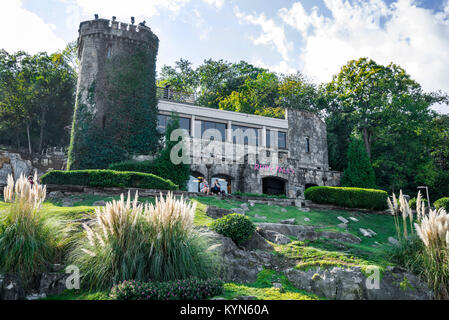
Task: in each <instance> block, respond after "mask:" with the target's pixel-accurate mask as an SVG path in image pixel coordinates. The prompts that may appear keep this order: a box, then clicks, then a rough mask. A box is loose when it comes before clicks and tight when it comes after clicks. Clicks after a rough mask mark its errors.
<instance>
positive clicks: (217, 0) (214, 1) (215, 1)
mask: <svg viewBox="0 0 449 320" xmlns="http://www.w3.org/2000/svg"><path fill="white" fill-rule="evenodd" d="M203 1H204V2H206V3H207V4H209V5H211V6H215V7H217V8H221V7H223V5H224V2H225V1H224V0H203Z"/></svg>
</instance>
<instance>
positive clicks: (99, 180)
mask: <svg viewBox="0 0 449 320" xmlns="http://www.w3.org/2000/svg"><path fill="white" fill-rule="evenodd" d="M41 181H42V183H44V184H60V185H78V186H88V187H103V188H108V187H109V188H112V187H118V188H142V189H161V190H177V189H178V186H177V185H176V184H174V183H173V182H171V181H170V180H167V179H162V178H161V177H158V176H155V175H153V174H148V173H139V172H119V171H113V170H76V171H57V170H55V171H50V172H48V173H46V174H45V175H43V176H42V177H41Z"/></svg>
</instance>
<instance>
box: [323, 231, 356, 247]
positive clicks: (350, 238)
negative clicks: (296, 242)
mask: <svg viewBox="0 0 449 320" xmlns="http://www.w3.org/2000/svg"><path fill="white" fill-rule="evenodd" d="M320 236H321V237H323V238H327V239H332V240H339V241H343V242H349V243H356V244H357V243H360V242H362V239H360V238H359V237H357V236H355V235H353V234H351V233H342V232H321V234H320Z"/></svg>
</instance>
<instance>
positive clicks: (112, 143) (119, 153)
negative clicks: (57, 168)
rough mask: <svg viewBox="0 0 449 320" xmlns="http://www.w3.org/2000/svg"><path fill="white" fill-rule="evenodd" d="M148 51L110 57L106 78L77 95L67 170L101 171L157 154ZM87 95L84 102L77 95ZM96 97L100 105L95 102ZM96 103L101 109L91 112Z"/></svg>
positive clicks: (152, 60)
mask: <svg viewBox="0 0 449 320" xmlns="http://www.w3.org/2000/svg"><path fill="white" fill-rule="evenodd" d="M148 50H150V49H139V50H134V51H133V53H132V54H131V55H129V54H117V55H113V56H112V57H111V58H110V59H108V60H107V62H106V65H105V71H104V73H105V76H104V79H103V78H99V79H97V81H96V82H95V81H94V82H92V83H91V84H90V85H89V87H88V88H86V89H83V90H84V91H87V92H79V93H78V94H79V97H78V99H77V105H76V106H75V115H74V120H73V125H72V137H71V143H70V148H69V161H68V169H69V170H70V169H72V170H73V169H104V168H107V167H108V166H109V165H110V164H111V163H115V162H119V161H123V160H126V159H129V158H131V157H132V156H135V155H151V154H155V153H156V152H157V150H158V148H159V138H160V135H159V133H158V131H157V129H156V125H157V118H156V116H157V99H156V84H155V73H156V70H155V68H156V67H155V64H156V53H155V52H149V51H148ZM151 50H152V49H151ZM85 95H87V96H88V99H87V102H86V101H84V100H82V99H81V97H83V96H85ZM98 101H102V103H103V104H104V105H103V104H102V105H101V106H97V105H96V104H97V102H98ZM86 103H87V104H88V105H86ZM97 107H98V108H100V107H101V108H104V109H102V110H100V111H99V112H96V113H94V112H93V110H95V108H97Z"/></svg>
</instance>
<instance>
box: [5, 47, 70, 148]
mask: <svg viewBox="0 0 449 320" xmlns="http://www.w3.org/2000/svg"><path fill="white" fill-rule="evenodd" d="M75 86H76V72H75V70H73V69H72V67H71V66H70V64H69V61H68V58H67V56H65V55H64V54H62V53H54V54H50V55H49V54H47V53H39V54H36V55H33V56H30V55H29V54H27V53H25V52H17V53H15V54H9V53H8V52H6V51H4V50H1V51H0V132H1V134H0V143H5V144H17V147H18V148H19V149H20V148H21V146H22V143H23V142H24V141H26V142H27V149H28V151H29V152H30V153H31V152H32V151H33V150H35V151H38V152H41V151H42V150H43V149H44V148H45V147H46V146H48V145H51V146H64V145H66V143H67V141H68V139H67V138H68V136H67V132H66V128H65V127H66V126H67V125H68V124H69V123H70V119H71V116H72V110H73V103H74V100H75V99H74V98H75V95H74V91H75Z"/></svg>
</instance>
